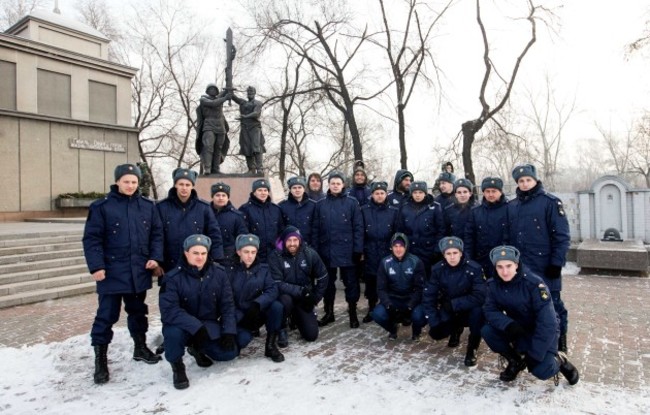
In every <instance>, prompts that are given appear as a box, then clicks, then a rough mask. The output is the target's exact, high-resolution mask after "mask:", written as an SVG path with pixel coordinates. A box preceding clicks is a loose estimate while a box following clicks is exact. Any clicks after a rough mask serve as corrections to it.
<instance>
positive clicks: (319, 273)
mask: <svg viewBox="0 0 650 415" xmlns="http://www.w3.org/2000/svg"><path fill="white" fill-rule="evenodd" d="M269 268H270V269H271V275H272V276H273V279H274V280H275V281H276V283H277V285H278V289H279V291H280V295H282V294H288V295H290V296H291V297H293V298H300V297H301V295H302V289H303V288H304V287H307V288H308V289H309V291H310V292H311V295H312V297H313V299H314V304H317V303H318V302H319V301H320V300H321V299H322V298H323V296H324V295H325V289H326V288H327V280H328V278H329V277H328V274H327V268H325V264H323V261H322V260H321V259H320V257H319V256H318V254H317V253H316V251H315V250H313V249H312V248H311V247H309V246H306V245H301V246H300V248H299V249H298V252H297V253H296V255H295V256H294V255H291V253H289V252H288V251H287V250H286V249H283V250H278V249H276V250H275V252H274V253H273V254H272V255H271V256H270V257H269Z"/></svg>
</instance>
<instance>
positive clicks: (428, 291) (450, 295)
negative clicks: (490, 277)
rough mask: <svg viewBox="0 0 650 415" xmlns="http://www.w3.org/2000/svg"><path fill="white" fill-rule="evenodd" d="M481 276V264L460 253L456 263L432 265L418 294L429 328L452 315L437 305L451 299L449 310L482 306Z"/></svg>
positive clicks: (464, 309)
mask: <svg viewBox="0 0 650 415" xmlns="http://www.w3.org/2000/svg"><path fill="white" fill-rule="evenodd" d="M485 291H486V285H485V278H484V277H483V269H482V268H481V265H480V264H478V263H477V262H474V261H472V260H470V259H467V257H465V256H464V255H463V257H462V258H461V260H460V263H459V264H458V265H456V266H455V267H452V266H450V265H449V264H448V263H447V261H446V260H444V259H443V260H442V261H440V262H438V263H437V264H435V265H434V266H433V267H432V269H431V276H430V277H429V280H428V281H427V283H426V284H425V287H424V293H423V294H422V304H423V305H424V313H425V315H426V316H427V320H428V322H429V325H430V326H431V327H435V326H437V325H439V324H440V323H443V322H445V321H449V320H451V319H452V317H453V315H452V314H451V313H449V312H447V311H446V310H444V309H443V308H441V307H440V305H441V304H442V303H444V302H446V301H451V307H452V310H453V312H455V313H456V312H464V311H468V310H470V309H472V308H475V307H482V306H483V303H484V301H485Z"/></svg>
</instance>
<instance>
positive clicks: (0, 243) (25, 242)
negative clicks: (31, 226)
mask: <svg viewBox="0 0 650 415" xmlns="http://www.w3.org/2000/svg"><path fill="white" fill-rule="evenodd" d="M3 236H6V235H3ZM11 236H12V237H13V238H14V239H0V248H9V247H18V246H29V245H45V244H57V243H65V242H81V238H82V237H83V234H81V233H74V234H69V235H59V234H55V235H50V236H40V237H38V236H37V237H32V236H31V235H25V237H23V238H15V237H16V235H11Z"/></svg>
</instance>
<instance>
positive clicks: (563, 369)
mask: <svg viewBox="0 0 650 415" xmlns="http://www.w3.org/2000/svg"><path fill="white" fill-rule="evenodd" d="M557 357H558V360H559V361H560V373H562V376H564V377H565V378H566V380H567V382H569V385H575V384H576V383H578V381H579V380H580V373H578V369H576V367H575V366H573V365H572V364H571V362H569V359H567V357H566V355H565V354H564V353H562V352H559V353H558V355H557Z"/></svg>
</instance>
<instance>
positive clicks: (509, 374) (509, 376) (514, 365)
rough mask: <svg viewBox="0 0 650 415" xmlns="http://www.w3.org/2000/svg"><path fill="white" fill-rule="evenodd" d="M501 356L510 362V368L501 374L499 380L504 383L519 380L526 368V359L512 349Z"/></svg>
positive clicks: (507, 367)
mask: <svg viewBox="0 0 650 415" xmlns="http://www.w3.org/2000/svg"><path fill="white" fill-rule="evenodd" d="M501 356H503V357H504V358H505V359H506V360H507V361H508V366H506V368H505V370H504V371H503V372H501V373H500V374H499V379H501V380H502V381H504V382H511V381H513V380H515V379H516V378H517V375H518V374H519V372H521V371H522V370H524V369H525V368H526V362H524V359H522V358H521V356H520V355H519V353H517V352H516V351H515V350H514V349H510V350H509V351H508V352H507V353H504V354H502V355H501Z"/></svg>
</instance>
